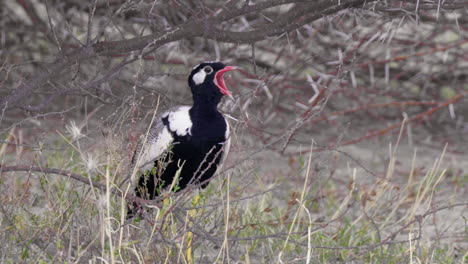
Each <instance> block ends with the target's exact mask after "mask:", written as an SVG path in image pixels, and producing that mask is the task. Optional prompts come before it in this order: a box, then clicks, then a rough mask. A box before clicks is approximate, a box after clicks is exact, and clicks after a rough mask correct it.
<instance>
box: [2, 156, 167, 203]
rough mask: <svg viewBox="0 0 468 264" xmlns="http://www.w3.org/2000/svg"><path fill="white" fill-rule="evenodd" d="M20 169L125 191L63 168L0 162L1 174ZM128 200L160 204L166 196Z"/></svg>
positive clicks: (128, 198)
mask: <svg viewBox="0 0 468 264" xmlns="http://www.w3.org/2000/svg"><path fill="white" fill-rule="evenodd" d="M19 171H24V172H40V173H44V174H56V175H61V176H65V177H68V178H71V179H74V180H76V181H79V182H82V183H85V184H88V185H90V186H92V187H95V188H97V189H99V190H101V191H110V192H111V193H112V194H114V195H116V196H119V197H122V196H123V192H121V191H120V190H118V189H115V188H111V189H110V190H108V189H107V186H106V185H105V184H102V183H99V182H95V181H93V180H91V179H89V178H87V177H83V176H81V175H80V174H77V173H73V172H70V171H66V170H62V169H55V168H42V167H37V166H25V165H19V166H4V165H1V164H0V174H1V173H4V172H19ZM124 198H125V199H126V200H127V201H130V202H138V203H140V204H142V205H158V204H159V202H160V201H162V200H163V199H164V198H165V197H162V198H156V199H154V200H145V199H141V198H139V197H136V196H134V195H131V194H126V195H125V197H124Z"/></svg>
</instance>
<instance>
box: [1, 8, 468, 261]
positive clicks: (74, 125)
mask: <svg viewBox="0 0 468 264" xmlns="http://www.w3.org/2000/svg"><path fill="white" fill-rule="evenodd" d="M0 12H1V14H2V15H1V19H0V23H1V26H0V47H1V48H0V165H1V166H0V177H1V178H0V204H1V214H2V218H1V219H2V220H1V223H0V227H1V229H2V230H3V232H2V234H1V235H0V241H2V242H1V243H2V244H3V245H6V246H5V247H2V248H3V249H0V254H1V255H0V259H1V260H2V261H1V262H2V263H8V262H10V263H13V262H17V261H18V260H21V261H25V262H28V263H29V262H31V263H32V262H39V261H45V262H55V261H58V262H65V261H66V262H89V261H91V262H113V263H114V262H122V263H126V262H129V263H133V262H147V263H164V261H166V263H184V261H187V260H186V259H185V258H184V257H183V254H182V256H181V255H180V254H177V252H179V251H181V249H182V248H184V247H185V246H184V243H183V240H182V237H184V234H186V232H187V228H186V225H185V224H184V221H182V220H183V217H182V220H181V219H180V215H179V217H177V212H179V213H181V215H183V214H184V212H185V211H187V210H188V208H190V207H191V204H190V198H191V194H190V193H184V194H182V195H174V204H175V205H177V206H176V207H177V208H180V211H177V210H176V211H174V214H175V216H170V217H169V216H167V215H166V216H167V217H168V218H171V219H172V220H170V221H174V223H173V225H172V230H171V232H165V231H161V230H163V229H164V226H165V225H167V222H168V221H169V220H167V221H165V219H166V218H163V220H161V219H160V218H158V217H161V216H156V218H155V219H156V221H155V220H154V219H153V218H154V217H153V218H152V217H149V219H153V220H152V221H150V222H151V223H152V224H148V222H145V221H144V220H143V221H141V222H140V223H137V224H135V223H129V222H128V221H127V222H125V221H124V219H123V218H121V211H120V207H121V205H122V204H123V203H124V202H123V201H124V199H121V197H122V195H121V196H120V197H119V196H118V195H116V196H115V195H113V194H115V192H114V193H113V194H110V196H112V197H108V196H107V195H106V194H109V193H111V191H110V190H111V189H114V191H115V190H117V191H116V192H121V193H125V191H126V189H125V188H124V187H122V186H120V185H119V184H120V182H121V181H122V180H123V179H124V178H125V174H126V168H128V162H129V159H130V158H131V156H132V154H133V151H134V147H135V144H136V142H137V140H138V137H139V136H140V134H141V133H142V132H144V129H145V127H146V125H147V124H148V122H149V121H150V120H151V117H152V116H153V114H154V112H155V111H157V112H161V111H164V110H165V109H167V108H169V107H171V106H174V105H179V104H187V105H190V104H191V94H190V90H189V89H188V86H187V78H188V74H189V73H190V71H191V69H192V67H193V66H195V65H197V64H198V63H200V62H202V61H213V60H216V61H222V62H224V63H225V64H228V65H234V66H239V67H241V70H240V71H237V72H234V73H230V74H228V75H226V83H227V86H228V87H229V89H230V90H231V91H232V92H233V98H232V99H229V98H225V99H224V100H223V102H222V104H221V106H220V109H221V110H222V112H223V113H225V114H226V115H228V116H229V117H230V118H229V120H230V124H231V128H232V130H233V132H234V133H233V136H232V137H233V146H232V147H231V152H230V156H229V159H228V161H227V164H225V165H224V167H223V169H222V170H221V173H219V177H216V179H215V180H214V182H213V183H212V184H211V185H210V187H209V188H208V190H206V192H205V200H204V202H205V205H206V207H204V208H202V209H200V210H201V212H200V213H199V218H198V219H197V220H196V221H188V222H189V223H191V222H197V223H199V226H193V227H192V228H193V230H194V231H196V232H195V233H196V234H198V235H197V236H196V238H195V246H194V247H195V249H196V250H195V256H196V261H195V263H218V262H219V263H221V262H223V263H224V262H226V263H229V261H232V262H233V263H273V262H274V261H278V263H280V262H281V263H336V262H348V263H350V262H356V263H410V262H413V261H419V262H421V263H463V261H466V258H467V256H466V252H467V250H468V244H467V233H466V230H467V229H466V217H468V215H467V213H466V212H465V211H466V207H467V204H468V201H467V199H466V197H467V195H468V188H467V183H468V158H467V151H468V143H467V142H468V103H467V99H466V97H467V96H468V81H467V75H468V30H467V27H468V1H466V0H446V1H430V0H426V1H419V0H414V1H412V0H387V1H381V0H376V1H369V0H367V1H359V0H341V1H338V0H337V1H324V0H316V1H296V0H269V1H248V0H247V1H237V0H231V1H214V0H213V1H211V0H201V1H198V0H193V1H192V0H189V1H178V0H161V1H157V0H141V1H132V0H127V1H125V0H96V1H77V0H66V1H63V0H62V1H57V0H47V1H40V0H15V1H13V0H12V1H5V2H3V4H2V6H1V7H0ZM28 168H29V169H28ZM49 169H57V170H58V171H59V172H61V173H58V174H59V175H60V174H63V175H65V176H67V173H75V174H77V175H78V176H80V177H82V179H84V182H79V181H75V180H73V179H70V178H68V177H63V175H62V176H57V175H52V174H51V173H55V174H57V173H56V172H57V171H55V172H53V171H50V170H49ZM7 172H8V173H7ZM65 172H67V173H65ZM68 175H69V174H68ZM86 179H92V180H93V181H94V182H96V183H101V184H108V185H107V188H104V187H103V188H104V189H105V190H104V189H101V190H99V188H98V189H95V188H92V187H90V186H89V183H88V182H86ZM127 191H128V189H127ZM106 197H107V198H106ZM228 198H229V199H228ZM226 199H227V200H226ZM230 199H232V200H234V201H237V202H235V203H233V204H232V207H229V206H228V204H230V203H229V202H228V201H229V200H230ZM208 205H211V207H210V206H208ZM122 208H123V207H122ZM168 215H170V214H168ZM109 219H112V220H109ZM149 219H146V220H149ZM192 220H193V219H192ZM178 221H179V222H178ZM185 221H186V222H187V220H185ZM186 222H185V223H186ZM135 225H136V226H138V228H136V227H135ZM154 230H160V231H159V232H155V231H154ZM197 232H198V233H197ZM135 252H136V253H135Z"/></svg>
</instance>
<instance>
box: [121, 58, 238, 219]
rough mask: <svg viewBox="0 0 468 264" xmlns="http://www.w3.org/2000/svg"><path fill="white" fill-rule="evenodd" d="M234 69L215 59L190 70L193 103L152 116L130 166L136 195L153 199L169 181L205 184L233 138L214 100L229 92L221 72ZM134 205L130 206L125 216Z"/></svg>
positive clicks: (183, 184) (131, 212) (174, 188)
mask: <svg viewBox="0 0 468 264" xmlns="http://www.w3.org/2000/svg"><path fill="white" fill-rule="evenodd" d="M233 69H235V68H234V67H231V66H225V65H224V64H222V63H217V62H208V63H202V64H200V65H198V66H197V67H196V68H194V69H193V70H192V73H191V75H190V76H189V86H190V87H191V89H192V95H193V99H194V104H193V106H178V107H174V108H171V109H169V110H168V111H166V112H164V113H162V114H160V115H158V116H157V117H156V118H154V120H152V122H151V124H150V125H149V127H148V129H147V131H146V133H145V134H144V135H142V136H141V138H140V140H139V143H138V145H137V148H136V151H135V153H134V156H133V158H132V164H131V167H130V169H131V170H130V174H131V176H132V177H131V178H132V182H133V183H136V185H137V186H136V188H135V194H136V195H137V196H138V197H141V198H144V199H154V198H155V197H157V196H159V195H160V194H161V193H162V191H164V190H165V189H168V187H169V186H170V187H171V188H170V189H171V190H170V191H179V190H182V189H184V188H186V187H187V186H188V185H189V184H194V185H196V186H200V187H201V188H204V187H206V186H207V185H208V182H209V179H210V178H211V177H212V176H213V175H214V174H215V172H216V171H217V169H218V168H219V167H220V166H221V163H222V162H223V161H224V160H225V158H226V156H227V152H228V151H229V146H230V142H231V141H230V136H229V132H230V129H229V123H228V122H227V120H226V118H225V117H224V116H223V115H222V114H221V113H220V112H219V111H218V110H217V105H218V103H219V102H220V100H221V97H222V96H223V94H225V95H230V91H229V90H228V89H227V88H226V86H225V83H224V80H223V79H222V76H223V74H224V73H225V72H227V71H230V70H233ZM217 80H219V81H217ZM137 179H138V181H137ZM137 207H138V206H137V204H136V203H134V204H133V206H131V207H129V211H128V216H129V217H131V216H133V215H134V214H135V213H136V210H137Z"/></svg>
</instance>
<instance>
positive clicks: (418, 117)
mask: <svg viewBox="0 0 468 264" xmlns="http://www.w3.org/2000/svg"><path fill="white" fill-rule="evenodd" d="M466 95H468V93H467V92H465V93H460V94H457V95H455V96H454V97H452V98H450V99H449V100H447V101H445V102H443V103H442V104H440V105H439V106H436V107H433V108H431V109H429V110H427V111H425V112H422V113H420V114H418V115H416V116H413V117H411V118H409V119H408V120H406V121H402V122H399V123H396V124H393V125H391V126H388V127H386V128H384V129H381V130H378V131H373V132H370V133H367V134H366V135H364V136H362V137H360V138H355V139H351V140H348V141H345V142H343V143H341V144H339V145H336V146H330V147H327V148H318V149H314V151H315V152H317V151H324V150H329V149H335V148H338V147H341V146H346V145H352V144H356V143H359V142H361V141H364V140H366V139H370V138H373V137H377V136H383V135H385V134H387V133H388V132H390V131H392V130H394V129H398V128H400V127H401V126H402V125H404V124H408V123H412V122H414V121H417V120H421V119H422V118H423V117H426V116H429V115H431V114H433V113H435V112H437V111H439V110H441V109H442V108H445V107H448V106H449V105H450V104H453V103H456V102H457V101H459V100H460V99H462V98H463V97H465V96H466ZM306 152H307V151H301V152H292V153H287V154H291V155H302V154H304V153H306Z"/></svg>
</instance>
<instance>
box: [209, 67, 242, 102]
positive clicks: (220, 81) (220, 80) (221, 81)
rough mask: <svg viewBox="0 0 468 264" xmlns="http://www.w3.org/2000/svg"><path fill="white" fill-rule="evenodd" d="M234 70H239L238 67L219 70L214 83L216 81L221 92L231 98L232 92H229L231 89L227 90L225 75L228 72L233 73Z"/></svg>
mask: <svg viewBox="0 0 468 264" xmlns="http://www.w3.org/2000/svg"><path fill="white" fill-rule="evenodd" d="M233 70H237V67H235V66H226V67H224V68H223V69H221V70H219V71H218V72H217V73H216V75H215V78H214V81H215V84H216V86H218V88H219V90H220V91H221V92H222V93H223V94H225V95H227V96H229V97H232V93H231V91H229V89H228V88H227V86H226V82H225V81H224V77H223V76H224V74H225V73H226V72H229V71H233Z"/></svg>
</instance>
